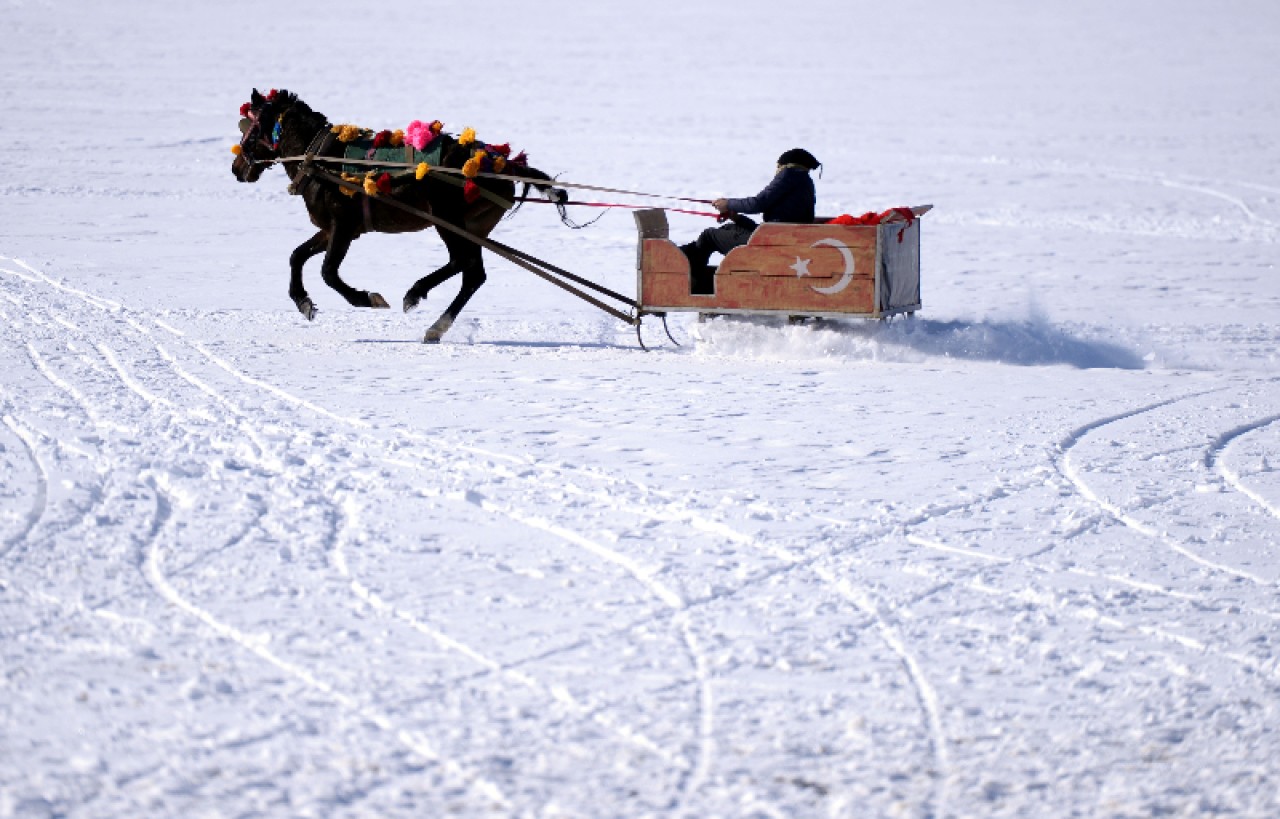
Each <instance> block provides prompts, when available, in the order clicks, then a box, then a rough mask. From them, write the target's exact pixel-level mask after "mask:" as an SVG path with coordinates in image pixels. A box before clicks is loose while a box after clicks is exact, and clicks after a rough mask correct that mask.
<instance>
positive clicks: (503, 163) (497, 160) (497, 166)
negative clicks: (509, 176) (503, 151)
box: [493, 156, 507, 173]
mask: <svg viewBox="0 0 1280 819" xmlns="http://www.w3.org/2000/svg"><path fill="white" fill-rule="evenodd" d="M506 167H507V158H506V157H505V156H495V157H494V158H493V172H494V173H502V171H503V169H504V168H506Z"/></svg>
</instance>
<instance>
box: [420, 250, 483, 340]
mask: <svg viewBox="0 0 1280 819" xmlns="http://www.w3.org/2000/svg"><path fill="white" fill-rule="evenodd" d="M459 266H460V267H461V268H462V288H461V289H460V290H458V295H457V296H455V297H454V299H453V301H452V302H450V303H449V306H448V307H446V308H445V309H444V312H443V313H441V314H440V318H438V319H436V320H435V323H434V324H432V325H431V326H430V327H428V328H427V334H426V335H425V336H423V339H422V340H423V341H424V342H425V343H427V344H438V343H440V339H441V338H442V337H443V336H444V334H445V333H447V332H449V328H450V327H452V326H453V322H454V319H456V318H457V317H458V314H459V313H461V312H462V308H463V307H466V306H467V302H468V301H470V300H471V297H472V296H474V295H475V294H476V291H477V290H479V289H480V286H481V285H483V284H484V283H485V280H486V279H487V278H488V276H487V275H486V274H485V272H484V260H483V259H481V258H480V248H479V247H477V246H476V245H470V246H469V249H468V251H467V252H466V253H465V255H464V257H463V258H462V259H461V260H460V261H459Z"/></svg>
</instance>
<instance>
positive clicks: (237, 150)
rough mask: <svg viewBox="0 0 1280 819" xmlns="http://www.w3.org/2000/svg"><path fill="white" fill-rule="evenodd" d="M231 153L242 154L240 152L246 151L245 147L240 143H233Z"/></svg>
mask: <svg viewBox="0 0 1280 819" xmlns="http://www.w3.org/2000/svg"><path fill="white" fill-rule="evenodd" d="M231 153H233V154H235V155H236V156H240V154H242V153H244V148H241V147H240V146H239V145H232V146H231Z"/></svg>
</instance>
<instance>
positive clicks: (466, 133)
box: [458, 128, 476, 145]
mask: <svg viewBox="0 0 1280 819" xmlns="http://www.w3.org/2000/svg"><path fill="white" fill-rule="evenodd" d="M475 141H476V129H475V128H463V129H462V136H460V137H458V144H459V145H470V144H471V143H473V142H475Z"/></svg>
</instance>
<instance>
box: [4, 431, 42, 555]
mask: <svg viewBox="0 0 1280 819" xmlns="http://www.w3.org/2000/svg"><path fill="white" fill-rule="evenodd" d="M0 421H3V422H4V425H5V426H6V427H8V428H9V430H10V431H11V432H12V433H13V434H14V436H15V437H16V438H17V439H18V440H19V441H21V442H22V445H23V447H25V449H26V453H27V457H28V458H29V459H30V461H31V465H32V467H33V468H34V469H35V473H36V491H35V496H34V497H33V498H32V499H31V509H30V511H28V512H27V519H26V520H25V521H24V522H23V524H22V527H21V528H20V529H19V530H18V532H17V533H16V534H14V535H13V536H11V537H7V538H5V541H4V548H3V549H0V559H2V558H4V557H6V556H8V554H9V553H10V552H12V551H13V550H14V549H16V548H17V547H18V544H20V543H25V542H26V539H27V537H28V536H29V535H30V534H31V532H32V531H34V530H35V528H36V525H37V524H39V523H40V519H41V518H42V517H44V512H45V509H46V508H47V507H48V505H49V471H48V469H46V468H45V465H44V461H42V460H40V453H39V452H38V451H37V450H36V442H35V435H34V434H33V433H32V432H31V430H29V429H27V428H26V427H23V426H22V425H21V424H19V423H18V422H17V421H15V420H14V418H13V416H12V415H8V414H5V415H4V416H3V417H2V418H0Z"/></svg>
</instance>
